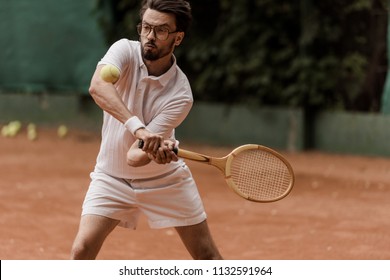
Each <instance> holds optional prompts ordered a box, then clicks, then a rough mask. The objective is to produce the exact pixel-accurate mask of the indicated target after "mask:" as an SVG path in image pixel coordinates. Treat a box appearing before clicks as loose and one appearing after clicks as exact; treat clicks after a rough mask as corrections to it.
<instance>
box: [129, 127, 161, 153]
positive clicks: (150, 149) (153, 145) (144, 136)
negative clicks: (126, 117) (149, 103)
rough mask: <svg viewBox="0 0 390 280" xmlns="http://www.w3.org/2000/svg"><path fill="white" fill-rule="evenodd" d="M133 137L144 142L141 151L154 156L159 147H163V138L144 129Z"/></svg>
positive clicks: (139, 130)
mask: <svg viewBox="0 0 390 280" xmlns="http://www.w3.org/2000/svg"><path fill="white" fill-rule="evenodd" d="M135 137H137V138H138V139H141V140H142V141H143V142H144V145H143V147H142V150H143V151H144V152H146V153H149V154H155V153H157V151H158V150H159V148H160V147H163V146H164V145H165V144H164V138H163V137H162V136H160V135H158V134H155V133H151V132H150V131H148V130H146V129H145V128H140V129H138V130H137V131H136V132H135Z"/></svg>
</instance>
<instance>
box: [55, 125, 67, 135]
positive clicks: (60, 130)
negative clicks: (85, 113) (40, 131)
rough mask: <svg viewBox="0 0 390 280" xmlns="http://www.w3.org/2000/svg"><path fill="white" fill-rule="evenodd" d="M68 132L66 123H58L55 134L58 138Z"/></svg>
mask: <svg viewBox="0 0 390 280" xmlns="http://www.w3.org/2000/svg"><path fill="white" fill-rule="evenodd" d="M67 134H68V128H67V127H66V125H60V126H59V127H58V129H57V135H58V137H60V138H64V137H65V136H66V135H67Z"/></svg>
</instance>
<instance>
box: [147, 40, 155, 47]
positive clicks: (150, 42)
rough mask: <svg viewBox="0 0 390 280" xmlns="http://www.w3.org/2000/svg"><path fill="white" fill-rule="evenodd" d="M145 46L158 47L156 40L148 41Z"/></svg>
mask: <svg viewBox="0 0 390 280" xmlns="http://www.w3.org/2000/svg"><path fill="white" fill-rule="evenodd" d="M145 46H150V47H157V46H156V44H155V42H154V41H148V42H146V43H145Z"/></svg>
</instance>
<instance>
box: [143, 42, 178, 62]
mask: <svg viewBox="0 0 390 280" xmlns="http://www.w3.org/2000/svg"><path fill="white" fill-rule="evenodd" d="M174 43H175V42H174V41H172V42H171V44H169V45H168V46H165V47H163V48H159V47H157V46H156V44H155V42H154V41H149V42H147V43H145V44H142V43H141V51H142V57H143V58H144V59H145V60H149V61H156V60H159V59H160V58H162V57H165V56H167V55H169V54H170V53H171V51H172V49H173V46H174Z"/></svg>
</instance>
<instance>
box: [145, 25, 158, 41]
mask: <svg viewBox="0 0 390 280" xmlns="http://www.w3.org/2000/svg"><path fill="white" fill-rule="evenodd" d="M146 38H148V39H149V40H150V39H156V33H155V31H154V28H151V29H150V32H149V34H148V35H147V36H146Z"/></svg>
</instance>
